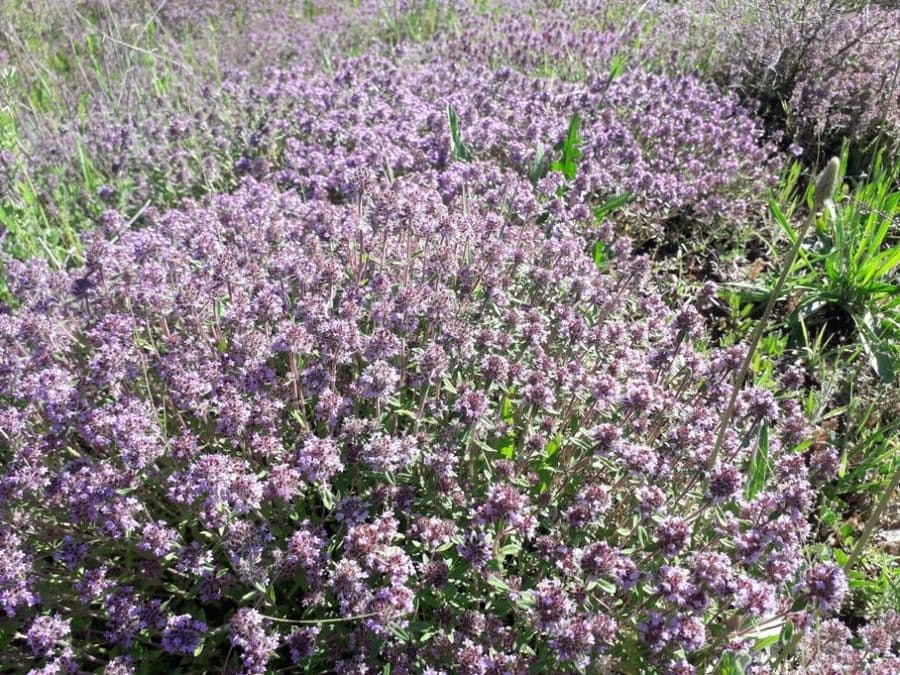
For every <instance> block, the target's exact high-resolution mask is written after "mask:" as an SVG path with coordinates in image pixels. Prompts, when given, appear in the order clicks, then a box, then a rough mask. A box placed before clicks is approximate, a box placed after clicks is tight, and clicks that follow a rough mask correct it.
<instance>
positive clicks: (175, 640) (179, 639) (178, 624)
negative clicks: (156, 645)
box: [162, 614, 206, 656]
mask: <svg viewBox="0 0 900 675" xmlns="http://www.w3.org/2000/svg"><path fill="white" fill-rule="evenodd" d="M205 633H206V624H205V623H203V622H202V621H197V620H196V619H194V618H193V617H192V616H191V615H190V614H180V615H178V616H171V617H169V619H168V621H166V627H165V629H164V630H163V634H162V647H163V649H164V650H165V651H167V652H169V653H170V654H184V655H187V656H190V655H192V654H194V653H195V652H196V651H197V649H198V648H199V647H200V645H201V644H202V642H203V635H204V634H205Z"/></svg>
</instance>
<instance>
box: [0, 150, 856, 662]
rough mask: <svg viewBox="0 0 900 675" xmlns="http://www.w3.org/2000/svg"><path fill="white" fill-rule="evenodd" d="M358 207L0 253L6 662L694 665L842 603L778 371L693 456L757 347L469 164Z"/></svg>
mask: <svg viewBox="0 0 900 675" xmlns="http://www.w3.org/2000/svg"><path fill="white" fill-rule="evenodd" d="M450 179H453V180H458V181H460V184H461V185H462V191H461V193H459V194H457V195H456V196H450V197H449V198H448V197H447V195H446V194H442V186H443V185H444V184H445V183H446V181H447V180H450ZM353 194H354V195H355V196H354V198H353V199H348V200H346V202H345V203H343V204H334V203H332V202H330V201H328V200H327V199H320V200H303V199H300V198H298V197H297V196H296V195H292V194H289V193H288V194H279V193H278V192H276V191H275V190H274V189H273V188H272V187H271V186H267V185H265V184H260V183H256V182H254V181H252V180H249V179H248V180H247V181H246V182H245V183H244V185H243V186H242V187H241V189H240V190H238V191H237V192H236V193H235V194H233V195H230V196H227V195H222V196H217V197H214V198H212V199H211V200H210V201H209V203H208V204H206V205H205V206H199V205H197V206H191V207H190V208H187V209H185V210H175V211H169V212H166V213H163V214H153V213H151V214H150V215H149V216H148V218H149V220H150V221H151V224H150V225H149V226H148V227H146V228H144V229H141V230H132V229H129V228H128V227H127V224H126V223H124V222H123V221H122V219H121V218H119V217H117V216H115V215H114V214H112V213H110V214H108V215H107V216H106V217H105V219H104V226H103V228H102V229H100V230H97V231H95V232H94V233H92V234H90V235H89V236H88V238H87V240H86V242H85V258H86V263H85V266H84V268H80V269H77V270H72V271H69V272H52V271H50V270H49V269H48V267H47V264H46V263H45V262H44V261H39V260H35V261H30V262H28V263H19V262H16V261H12V260H9V261H7V270H8V272H7V283H8V285H9V287H10V289H11V291H12V292H13V294H14V298H15V299H14V302H13V304H12V305H10V306H7V307H6V308H5V309H4V311H3V312H2V313H0V345H2V349H0V401H2V409H0V438H2V439H3V446H2V451H3V453H4V454H3V462H2V465H3V469H2V480H0V516H2V520H3V522H4V523H5V524H6V526H5V529H4V531H3V534H2V537H0V548H2V555H0V601H2V606H3V609H4V610H5V612H6V614H7V617H8V618H7V619H5V620H4V623H3V624H2V628H3V634H4V635H6V636H8V646H7V650H11V651H9V653H10V654H15V656H14V657H11V658H14V659H16V660H20V661H21V662H22V663H23V664H27V665H28V666H33V667H34V668H35V669H36V670H37V669H40V668H41V667H42V664H44V663H47V664H49V665H47V666H46V668H59V669H62V668H75V667H76V666H75V664H78V667H83V668H90V669H92V670H93V669H97V668H102V667H104V664H106V663H107V662H108V663H109V665H108V666H106V667H107V672H116V673H120V672H130V671H131V670H132V669H133V668H134V666H133V665H130V664H134V663H148V664H149V663H152V664H153V665H152V666H151V667H152V668H153V669H157V670H164V669H168V670H172V669H176V670H177V669H184V668H191V669H202V668H207V669H221V668H235V667H237V668H240V669H241V670H242V672H251V673H252V672H257V673H261V672H264V671H265V670H266V669H271V668H282V667H287V666H289V665H290V664H297V665H299V666H302V667H306V668H309V669H311V670H313V671H316V672H321V671H325V670H327V671H329V672H343V673H349V672H369V670H370V669H372V668H377V669H379V670H380V669H381V667H382V666H383V665H384V664H390V665H391V668H392V672H440V671H443V672H460V673H488V672H498V671H504V672H528V670H529V669H532V670H533V669H543V670H548V669H549V670H554V671H557V672H560V671H561V672H574V671H576V670H579V669H581V668H583V667H585V666H586V665H587V664H591V663H593V664H606V666H608V667H609V668H611V669H616V667H617V664H619V665H621V664H628V667H629V668H630V669H631V670H634V669H643V670H644V671H650V670H653V671H659V670H664V669H666V668H670V669H671V670H672V672H679V673H682V672H693V670H692V669H693V668H694V667H696V668H697V669H698V670H699V671H703V670H706V669H708V668H711V667H712V666H713V665H714V664H716V663H717V662H718V661H719V660H720V659H721V658H731V657H726V656H724V655H729V654H731V655H733V654H734V653H736V652H737V653H743V654H745V655H746V658H748V659H752V660H753V661H754V662H755V663H757V664H759V665H760V666H761V667H762V666H763V665H764V664H765V662H766V661H767V659H768V657H769V654H770V653H772V650H771V649H765V648H762V647H760V648H759V649H757V650H756V651H752V652H751V651H750V650H751V648H752V647H754V646H757V647H759V642H758V638H759V636H760V635H761V634H763V633H764V631H767V630H768V631H771V630H775V631H777V630H778V629H779V628H780V627H781V626H782V625H786V623H787V622H794V623H796V625H797V627H798V629H799V628H802V627H803V626H805V625H806V618H804V617H805V616H806V615H805V614H804V612H811V613H813V614H817V613H820V612H821V613H828V612H830V611H833V610H835V609H836V608H838V607H839V606H840V604H841V600H842V598H843V595H844V593H845V591H846V582H845V581H844V576H843V573H842V572H841V571H840V569H839V568H838V567H837V566H835V565H833V564H832V563H830V562H827V561H824V560H818V559H816V560H807V559H806V557H805V555H804V552H803V545H804V542H805V541H806V539H807V536H808V534H809V529H810V528H809V524H808V523H807V519H806V516H807V513H808V511H809V508H810V506H811V504H812V502H813V498H814V493H813V491H812V488H811V484H810V480H817V479H818V477H816V476H815V474H810V473H808V471H807V469H806V465H805V460H804V456H803V454H802V453H800V452H798V451H795V450H794V447H795V445H796V444H798V443H800V442H801V441H802V440H803V439H804V437H805V434H806V427H805V423H804V421H803V418H802V416H801V414H800V412H799V407H798V406H797V405H796V403H795V402H794V401H793V398H794V394H793V393H792V392H790V391H784V392H781V391H768V390H763V389H759V388H753V387H751V388H748V389H747V390H746V391H744V392H742V394H741V395H740V396H739V398H738V406H737V408H736V411H735V414H734V415H733V416H732V417H731V419H732V422H731V423H730V424H729V427H728V429H727V433H726V434H725V436H724V444H723V446H722V449H721V451H720V452H719V454H718V457H719V458H720V461H719V462H717V463H716V464H715V466H713V467H711V468H709V467H708V464H709V460H710V455H711V451H712V446H713V445H714V444H715V439H716V435H717V430H718V424H719V420H720V415H721V413H722V410H723V408H724V406H725V403H726V401H727V399H728V397H729V391H730V389H729V388H730V384H729V383H730V382H731V378H732V377H733V373H734V370H735V369H736V368H737V367H738V365H739V364H740V362H741V357H742V350H741V348H740V347H732V348H725V349H713V348H709V347H707V346H706V336H705V329H704V327H703V323H702V319H701V318H700V316H699V314H698V312H697V310H696V309H695V308H694V307H693V306H692V305H688V306H685V307H682V308H680V309H677V310H670V309H667V308H666V307H665V306H664V305H663V303H661V302H660V300H659V292H658V289H656V288H655V287H654V285H653V284H652V283H651V281H650V280H649V277H648V272H649V262H648V260H647V259H645V258H643V257H639V256H633V255H631V254H629V253H628V250H627V248H628V247H627V242H626V241H623V240H615V239H614V238H612V237H611V233H610V231H609V229H608V228H601V229H599V230H597V231H594V232H593V233H591V230H589V229H588V228H586V227H585V223H584V222H580V221H578V220H575V219H573V218H571V217H570V216H567V215H565V214H564V215H562V216H558V215H553V214H547V213H546V211H545V210H544V205H542V204H541V203H540V202H539V201H538V200H536V199H535V198H534V196H533V193H532V191H531V183H530V182H529V181H528V180H527V179H525V178H523V177H520V176H518V175H517V174H516V173H515V172H511V171H508V170H502V169H496V168H486V167H484V166H483V165H482V164H480V163H478V162H473V163H469V164H463V163H459V162H454V163H452V164H451V165H450V166H449V167H448V169H447V171H446V174H445V175H440V174H436V173H434V172H421V173H411V174H409V175H408V176H405V177H399V178H397V179H396V180H394V181H392V182H388V181H379V180H373V179H372V177H371V176H367V175H366V173H365V172H362V171H361V172H359V173H358V178H357V183H356V184H355V186H354V191H353ZM498 195H502V196H504V198H505V199H508V200H509V203H512V204H515V205H516V208H515V213H516V216H517V217H515V218H513V217H512V216H511V215H510V216H509V217H503V216H502V215H500V214H499V213H498V212H497V210H496V207H495V204H496V200H497V199H498ZM542 214H544V216H545V218H544V219H541V218H539V216H541V215H542ZM539 220H541V221H542V222H541V223H540V224H538V221H539ZM585 232H588V234H585ZM598 238H599V239H600V240H601V241H600V242H598V241H597V239H598ZM596 243H602V244H603V245H602V246H601V249H600V250H602V251H604V252H605V257H606V259H607V260H608V261H609V262H602V264H601V266H599V267H598V263H597V260H596V259H595V256H594V255H593V254H592V251H595V250H596V247H595V244H596ZM22 635H24V636H26V637H25V638H22V637H20V636H22ZM765 644H770V645H771V642H766V643H765ZM151 659H152V660H151ZM428 669H431V670H428Z"/></svg>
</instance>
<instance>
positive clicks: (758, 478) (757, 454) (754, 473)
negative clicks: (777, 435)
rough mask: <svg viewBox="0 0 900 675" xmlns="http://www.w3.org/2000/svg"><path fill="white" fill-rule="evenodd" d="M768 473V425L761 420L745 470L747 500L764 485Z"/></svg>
mask: <svg viewBox="0 0 900 675" xmlns="http://www.w3.org/2000/svg"><path fill="white" fill-rule="evenodd" d="M768 472H769V423H768V422H767V421H766V420H763V422H762V424H761V425H760V428H759V442H758V443H757V446H756V450H755V451H754V452H753V456H752V457H751V458H750V466H749V467H748V469H747V488H746V495H747V499H753V498H754V497H755V496H756V495H757V494H758V493H759V491H760V490H762V489H763V487H764V486H765V484H766V477H767V475H768Z"/></svg>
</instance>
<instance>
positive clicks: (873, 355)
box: [853, 310, 898, 384]
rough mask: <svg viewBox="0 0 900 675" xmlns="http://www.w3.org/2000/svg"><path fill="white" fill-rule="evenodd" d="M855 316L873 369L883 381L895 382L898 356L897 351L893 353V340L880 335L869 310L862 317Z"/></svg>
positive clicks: (857, 327) (860, 336)
mask: <svg viewBox="0 0 900 675" xmlns="http://www.w3.org/2000/svg"><path fill="white" fill-rule="evenodd" d="M853 318H854V320H855V323H856V329H857V331H858V333H859V338H860V342H862V346H863V349H864V350H865V352H866V356H867V357H868V359H869V365H870V366H871V367H872V370H874V371H875V372H876V373H877V374H878V377H880V378H881V381H882V382H884V383H886V384H889V383H890V382H893V380H894V376H895V375H896V372H897V367H898V363H897V361H898V358H897V356H896V353H892V348H891V342H890V341H889V340H886V339H883V338H882V337H881V336H879V335H878V332H877V331H876V329H875V326H874V319H873V318H872V314H871V312H869V311H868V310H867V311H866V312H865V313H864V314H863V316H862V317H861V318H858V317H857V316H856V315H854V317H853Z"/></svg>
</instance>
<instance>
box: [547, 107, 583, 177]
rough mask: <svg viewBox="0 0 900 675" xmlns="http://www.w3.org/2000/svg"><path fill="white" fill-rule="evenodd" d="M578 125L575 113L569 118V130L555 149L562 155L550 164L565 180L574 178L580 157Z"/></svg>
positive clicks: (579, 122) (579, 119)
mask: <svg viewBox="0 0 900 675" xmlns="http://www.w3.org/2000/svg"><path fill="white" fill-rule="evenodd" d="M580 126H581V118H580V117H579V116H578V113H575V114H574V115H572V118H571V119H570V120H569V131H568V133H567V134H566V137H565V139H564V140H563V142H562V143H561V144H560V145H557V150H558V151H560V152H561V155H562V156H561V157H560V159H558V160H556V161H555V162H553V164H551V165H550V168H551V169H552V170H553V171H559V172H560V173H561V174H562V175H563V176H565V177H566V179H567V180H574V179H575V173H576V171H577V169H578V160H579V159H580V158H581V150H580V146H581V138H580V136H579V135H578V130H579V127H580Z"/></svg>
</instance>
